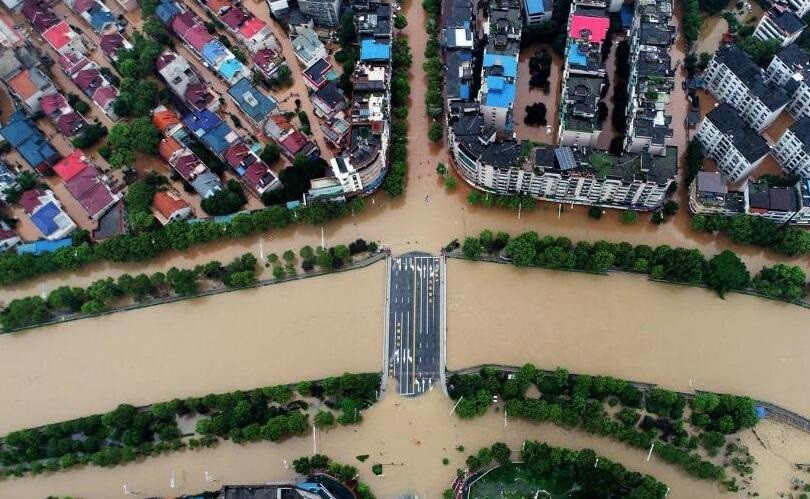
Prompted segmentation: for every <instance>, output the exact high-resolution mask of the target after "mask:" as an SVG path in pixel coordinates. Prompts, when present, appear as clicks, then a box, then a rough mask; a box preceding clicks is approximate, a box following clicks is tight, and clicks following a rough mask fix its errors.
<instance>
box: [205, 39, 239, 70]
mask: <svg viewBox="0 0 810 499" xmlns="http://www.w3.org/2000/svg"><path fill="white" fill-rule="evenodd" d="M228 54H231V51H230V50H228V49H227V48H226V47H225V45H223V44H222V42H220V41H219V40H211V41H210V42H208V43H206V44H205V45H203V48H202V56H203V59H205V61H206V62H207V63H208V64H211V65H212V66H215V65H216V64H217V62H219V60H220V59H222V58H224V57H227V56H228ZM231 55H233V54H231Z"/></svg>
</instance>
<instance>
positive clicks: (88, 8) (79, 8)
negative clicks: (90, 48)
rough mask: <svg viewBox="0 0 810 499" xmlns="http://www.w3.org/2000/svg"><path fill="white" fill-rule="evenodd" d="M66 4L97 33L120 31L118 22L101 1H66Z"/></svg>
mask: <svg viewBox="0 0 810 499" xmlns="http://www.w3.org/2000/svg"><path fill="white" fill-rule="evenodd" d="M65 4H67V6H68V7H69V8H70V9H71V10H73V12H75V13H77V14H79V16H81V17H82V19H84V20H85V21H86V22H87V24H89V25H90V27H91V28H93V31H95V32H96V33H99V34H101V33H107V32H109V31H116V30H118V21H117V20H116V18H115V16H114V15H113V14H112V12H110V9H108V8H107V6H106V5H104V4H103V3H102V2H101V1H100V0H65Z"/></svg>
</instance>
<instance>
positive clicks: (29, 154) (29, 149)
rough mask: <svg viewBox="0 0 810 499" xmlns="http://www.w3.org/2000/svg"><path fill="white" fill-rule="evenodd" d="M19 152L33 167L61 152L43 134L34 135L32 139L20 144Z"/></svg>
mask: <svg viewBox="0 0 810 499" xmlns="http://www.w3.org/2000/svg"><path fill="white" fill-rule="evenodd" d="M17 152H19V153H20V156H22V157H23V159H25V161H26V162H27V163H28V164H29V165H31V167H32V168H36V167H38V166H39V165H41V164H42V163H47V162H48V161H49V160H50V159H52V158H54V157H56V156H57V155H58V154H59V153H57V152H56V149H54V148H53V146H52V145H51V144H50V142H48V141H46V140H45V139H44V138H43V137H42V136H41V135H39V136H33V137H31V139H30V140H26V141H25V142H24V143H22V144H20V145H19V146H18V147H17Z"/></svg>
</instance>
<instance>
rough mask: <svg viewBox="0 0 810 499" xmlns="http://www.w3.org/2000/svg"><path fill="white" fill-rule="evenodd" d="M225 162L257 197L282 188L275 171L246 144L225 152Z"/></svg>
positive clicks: (230, 148) (232, 147)
mask: <svg viewBox="0 0 810 499" xmlns="http://www.w3.org/2000/svg"><path fill="white" fill-rule="evenodd" d="M225 162H226V163H228V165H230V167H231V168H233V169H234V171H235V172H236V174H237V175H239V178H240V179H241V180H242V182H243V183H244V184H245V185H246V186H247V187H248V188H249V189H250V190H251V191H252V192H253V193H254V194H255V195H256V196H257V197H261V196H262V194H264V193H265V192H268V191H272V190H275V189H280V188H281V181H279V179H278V177H277V176H276V174H275V173H273V170H271V169H270V167H269V166H267V164H266V163H265V162H264V161H262V160H261V159H259V156H258V155H257V154H256V152H255V151H254V150H253V149H252V148H250V147H248V145H247V144H245V143H244V142H240V143H238V144H235V145H232V146H231V147H229V148H228V149H227V150H226V151H225Z"/></svg>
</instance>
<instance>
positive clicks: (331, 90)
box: [312, 82, 348, 118]
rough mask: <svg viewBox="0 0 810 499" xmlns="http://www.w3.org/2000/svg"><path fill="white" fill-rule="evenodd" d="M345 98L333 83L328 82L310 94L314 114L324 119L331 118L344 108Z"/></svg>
mask: <svg viewBox="0 0 810 499" xmlns="http://www.w3.org/2000/svg"><path fill="white" fill-rule="evenodd" d="M347 102H348V101H347V100H346V96H344V95H343V92H341V91H340V89H339V88H338V87H337V85H336V84H335V83H334V82H329V83H327V84H326V85H324V86H322V87H321V88H320V89H318V91H317V92H315V93H314V94H312V105H313V106H315V114H320V115H321V116H325V117H328V118H329V117H332V116H333V115H334V114H335V113H337V112H338V111H342V110H343V109H345V108H346V104H347Z"/></svg>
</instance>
